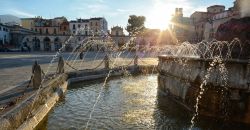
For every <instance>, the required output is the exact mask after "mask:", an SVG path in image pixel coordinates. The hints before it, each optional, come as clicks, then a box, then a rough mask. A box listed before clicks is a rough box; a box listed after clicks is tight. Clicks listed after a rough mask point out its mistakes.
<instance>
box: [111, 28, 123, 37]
mask: <svg viewBox="0 0 250 130" xmlns="http://www.w3.org/2000/svg"><path fill="white" fill-rule="evenodd" d="M111 35H112V36H124V32H123V28H122V27H119V26H115V27H112V28H111Z"/></svg>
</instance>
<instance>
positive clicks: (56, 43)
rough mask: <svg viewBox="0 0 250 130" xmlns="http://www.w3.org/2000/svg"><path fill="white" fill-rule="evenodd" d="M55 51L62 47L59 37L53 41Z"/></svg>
mask: <svg viewBox="0 0 250 130" xmlns="http://www.w3.org/2000/svg"><path fill="white" fill-rule="evenodd" d="M54 45H55V51H58V50H59V49H60V48H61V47H62V42H61V39H60V38H59V37H56V38H55V39H54Z"/></svg>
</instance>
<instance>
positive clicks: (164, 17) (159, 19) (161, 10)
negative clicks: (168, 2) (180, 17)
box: [145, 5, 172, 30]
mask: <svg viewBox="0 0 250 130" xmlns="http://www.w3.org/2000/svg"><path fill="white" fill-rule="evenodd" d="M171 17H172V15H171V11H170V10H169V9H168V8H167V7H166V6H163V5H158V6H155V7H154V8H153V9H152V10H150V12H149V13H148V15H146V23H145V24H146V27H148V28H154V29H160V30H166V29H168V28H169V23H170V20H171Z"/></svg>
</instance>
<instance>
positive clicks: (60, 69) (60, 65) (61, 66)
mask: <svg viewBox="0 0 250 130" xmlns="http://www.w3.org/2000/svg"><path fill="white" fill-rule="evenodd" d="M57 72H58V73H59V74H62V73H64V60H63V57H62V56H60V57H59V61H58V67H57Z"/></svg>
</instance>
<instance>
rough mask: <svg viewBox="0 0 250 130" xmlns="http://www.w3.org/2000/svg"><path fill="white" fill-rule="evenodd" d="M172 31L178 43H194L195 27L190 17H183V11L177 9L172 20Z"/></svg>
mask: <svg viewBox="0 0 250 130" xmlns="http://www.w3.org/2000/svg"><path fill="white" fill-rule="evenodd" d="M170 29H171V31H172V32H173V34H174V36H175V38H176V39H177V40H178V42H184V41H190V42H191V41H192V37H193V32H194V26H193V25H192V20H191V18H189V17H183V9H182V8H176V9H175V14H174V16H173V17H172V19H171V25H170Z"/></svg>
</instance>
